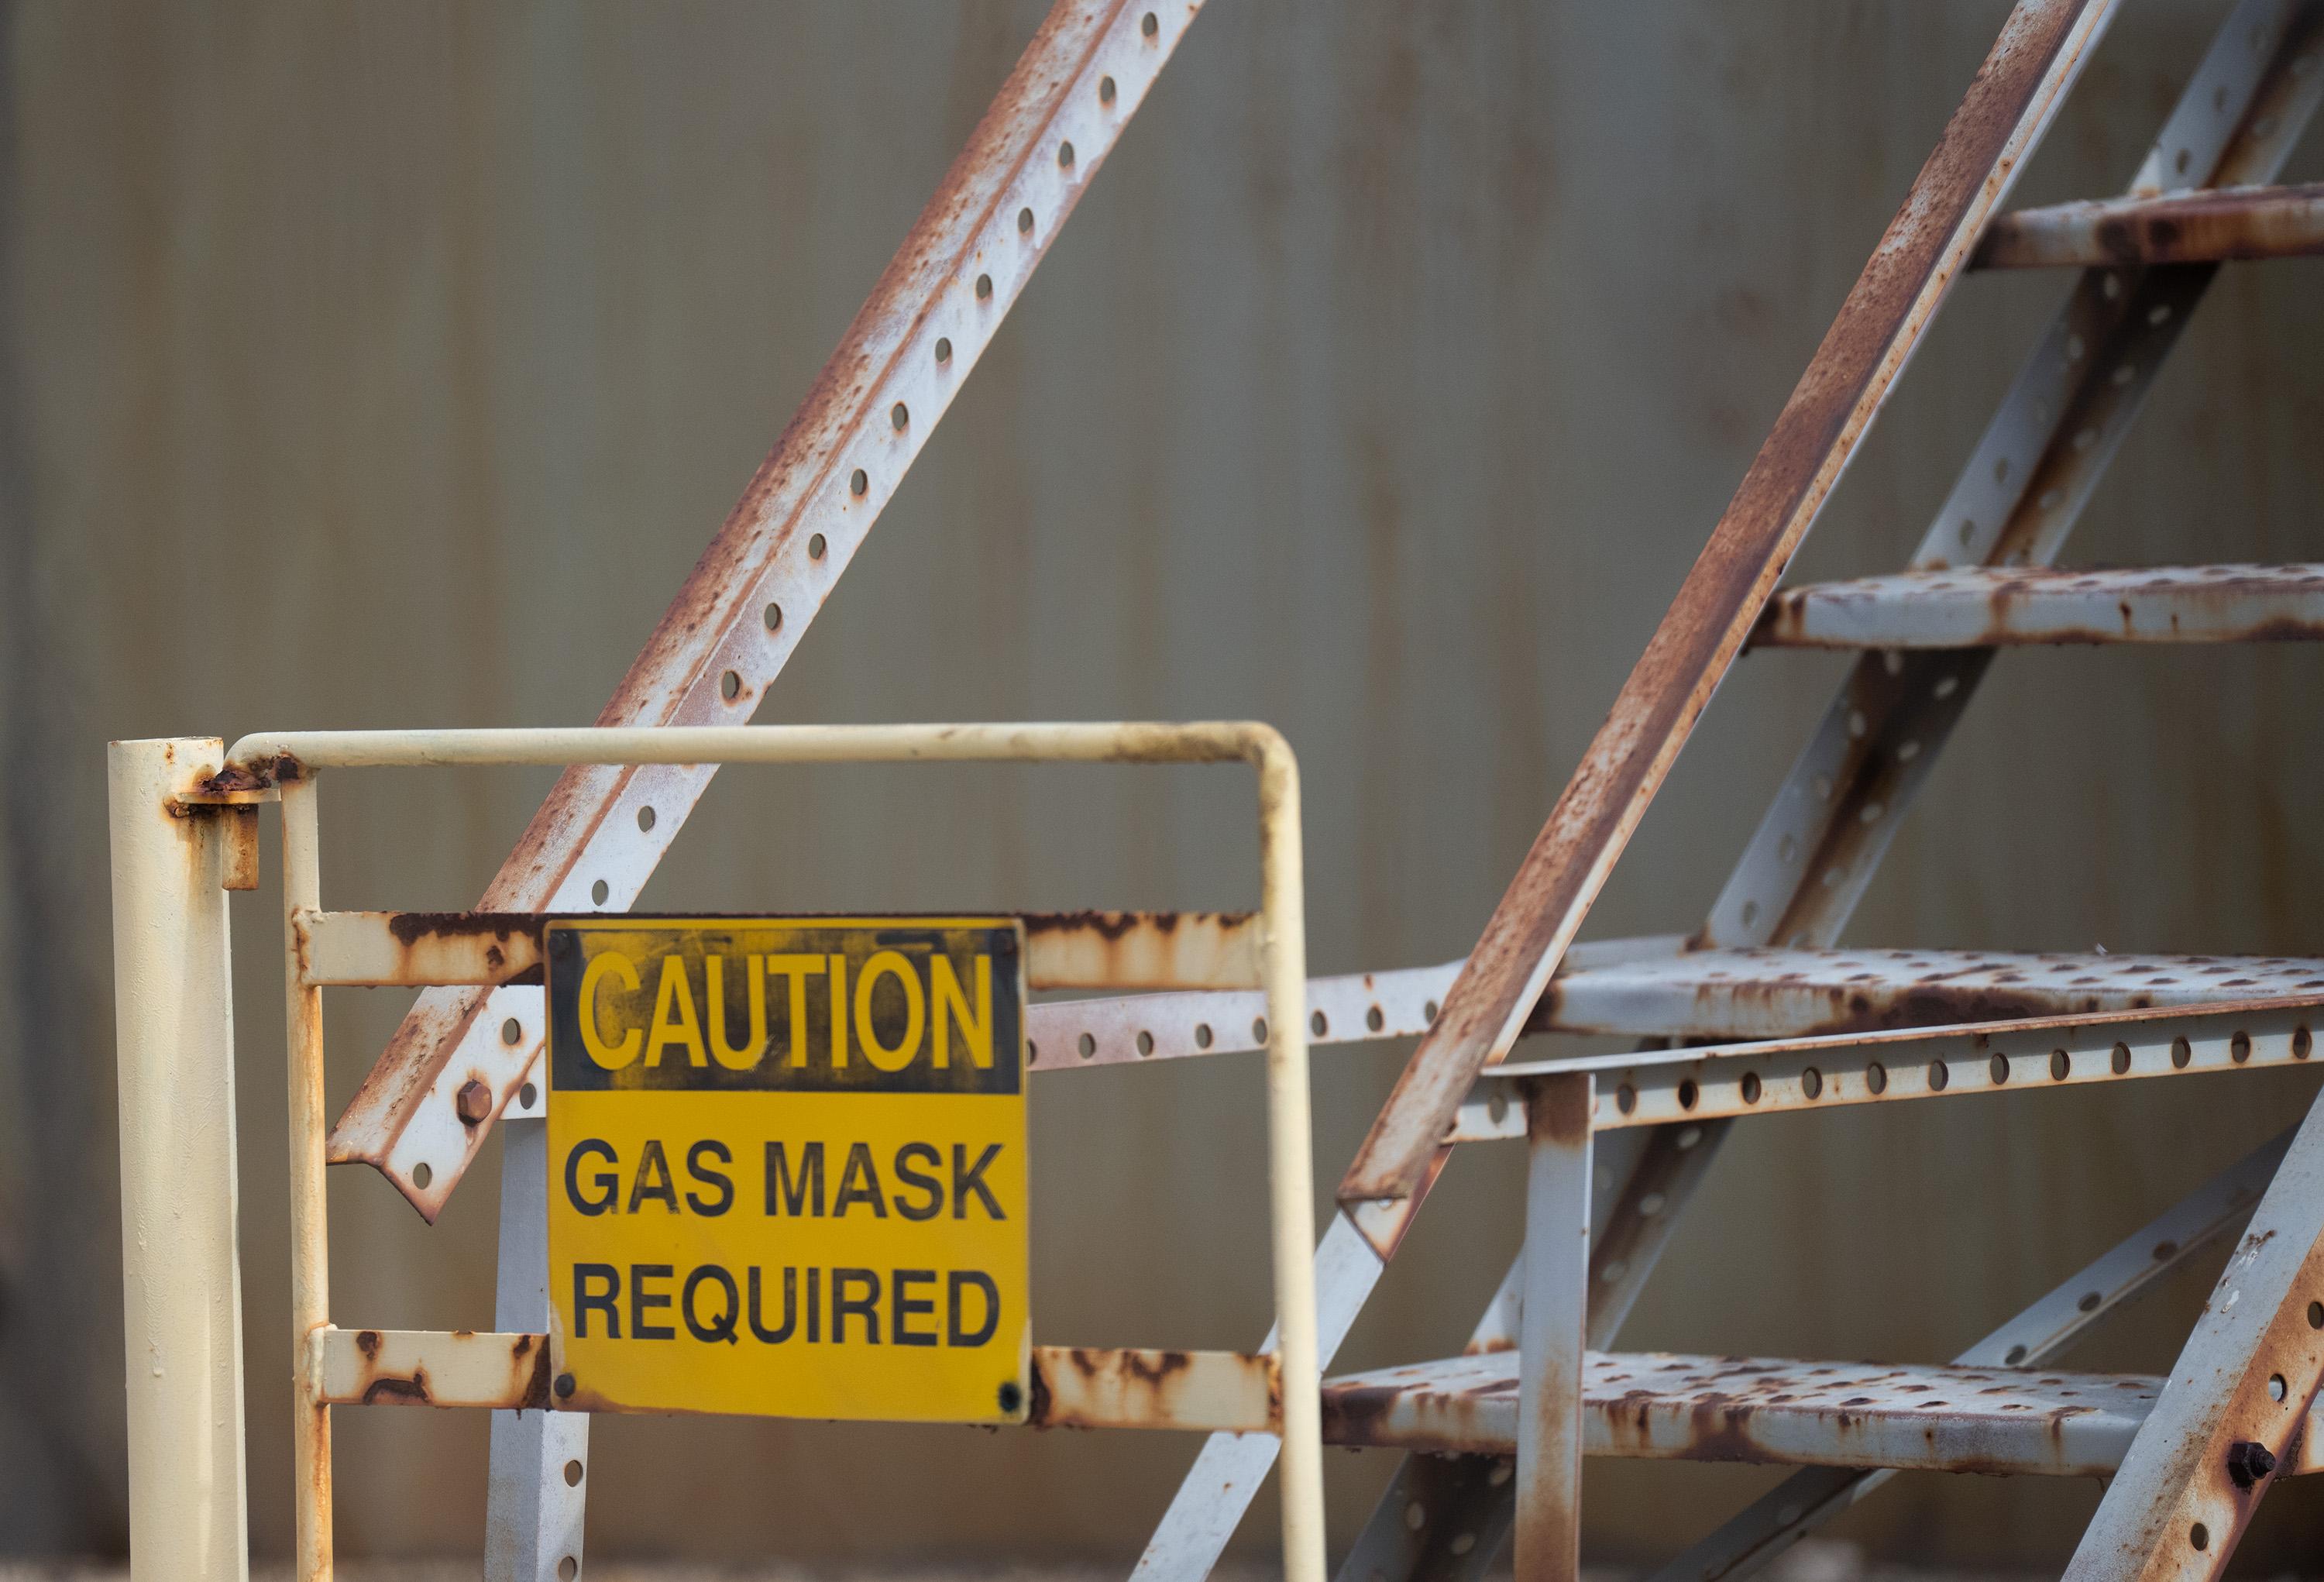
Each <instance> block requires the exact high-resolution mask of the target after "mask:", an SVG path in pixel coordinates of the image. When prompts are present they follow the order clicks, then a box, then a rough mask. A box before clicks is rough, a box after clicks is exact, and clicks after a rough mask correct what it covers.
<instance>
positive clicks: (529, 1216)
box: [484, 1082, 589, 1582]
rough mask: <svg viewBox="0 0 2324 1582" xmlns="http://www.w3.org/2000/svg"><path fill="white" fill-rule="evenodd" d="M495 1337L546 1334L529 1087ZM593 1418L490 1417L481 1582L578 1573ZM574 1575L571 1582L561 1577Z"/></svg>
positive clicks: (544, 1227)
mask: <svg viewBox="0 0 2324 1582" xmlns="http://www.w3.org/2000/svg"><path fill="white" fill-rule="evenodd" d="M493 1327H494V1328H499V1329H503V1330H508V1331H512V1332H514V1333H517V1334H525V1335H533V1334H539V1333H541V1332H543V1331H545V1330H547V1329H548V1328H549V1123H548V1120H547V1119H546V1118H545V1108H544V1106H543V1105H542V1103H541V1099H540V1093H539V1088H538V1087H536V1086H535V1085H534V1084H533V1083H530V1082H529V1083H526V1084H525V1085H524V1087H522V1088H521V1089H520V1090H519V1093H518V1096H517V1097H516V1098H514V1099H512V1100H511V1101H510V1104H509V1107H508V1109H507V1110H506V1111H505V1112H504V1113H503V1115H502V1116H501V1252H500V1274H499V1281H498V1292H497V1295H496V1297H495V1300H494V1301H493ZM588 1465H589V1415H588V1413H586V1412H581V1411H495V1412H493V1451H492V1482H491V1486H490V1489H489V1492H488V1493H487V1494H486V1496H485V1503H484V1582H560V1578H562V1577H565V1576H567V1575H571V1574H574V1573H577V1572H578V1571H579V1570H580V1568H581V1531H582V1517H583V1513H584V1511H585V1508H586V1505H587V1503H588V1485H587V1482H586V1472H587V1470H588ZM568 1565H569V1566H570V1567H571V1568H572V1572H571V1573H567V1572H565V1571H564V1570H562V1569H561V1568H564V1567H566V1566H568Z"/></svg>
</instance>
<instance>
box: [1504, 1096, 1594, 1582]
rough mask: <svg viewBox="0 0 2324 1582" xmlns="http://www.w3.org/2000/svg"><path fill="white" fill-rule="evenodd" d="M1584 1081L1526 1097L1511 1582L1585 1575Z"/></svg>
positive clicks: (1569, 1581) (1566, 1580)
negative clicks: (1526, 1156) (1526, 1147)
mask: <svg viewBox="0 0 2324 1582" xmlns="http://www.w3.org/2000/svg"><path fill="white" fill-rule="evenodd" d="M1592 1088H1593V1081H1592V1078H1591V1076H1590V1075H1589V1073H1587V1072H1577V1073H1575V1074H1574V1075H1572V1076H1571V1077H1548V1078H1543V1079H1541V1080H1540V1081H1539V1082H1537V1083H1535V1084H1534V1085H1533V1086H1532V1087H1531V1088H1530V1090H1529V1092H1528V1094H1527V1096H1526V1115H1527V1120H1526V1137H1527V1139H1528V1142H1529V1146H1530V1147H1531V1149H1532V1157H1531V1161H1530V1162H1529V1164H1528V1167H1527V1171H1526V1241H1525V1305H1524V1307H1523V1309H1522V1310H1521V1311H1520V1313H1519V1315H1518V1320H1517V1380H1518V1389H1517V1579H1518V1582H1573V1579H1574V1578H1575V1577H1578V1576H1580V1575H1581V1570H1582V1339H1583V1326H1584V1325H1585V1324H1586V1322H1587V1321H1588V1316H1589V1298H1590V1111H1591V1103H1592V1099H1593V1092H1592Z"/></svg>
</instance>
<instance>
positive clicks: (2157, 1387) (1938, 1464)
mask: <svg viewBox="0 0 2324 1582" xmlns="http://www.w3.org/2000/svg"><path fill="white" fill-rule="evenodd" d="M2162 1385H2163V1381H2162V1380H2160V1379H2156V1378H2150V1377H2147V1376H2145V1375H2144V1374H2075V1373H2063V1372H2059V1371H2055V1370H2043V1371H2038V1372H2037V1371H2034V1370H2031V1369H2015V1368H1977V1367H1957V1366H1898V1365H1886V1364H1880V1363H1833V1362H1794V1361H1787V1360H1783V1359H1775V1358H1765V1357H1716V1356H1688V1355H1675V1354H1672V1353H1668V1352H1591V1353H1590V1354H1589V1355H1588V1357H1587V1359H1586V1361H1585V1364H1584V1369H1583V1379H1582V1443H1583V1448H1584V1450H1585V1452H1586V1453H1587V1454H1589V1455H1592V1456H1624V1457H1645V1458H1648V1459H1654V1460H1665V1461H1757V1462H1778V1463H1787V1464H1794V1465H1803V1466H1905V1467H1919V1468H1926V1469H1931V1470H1937V1471H1951V1472H1987V1473H2048V1474H2055V1475H2062V1476H2099V1475H2104V1474H2106V1473H2109V1472H2112V1471H2113V1470H2114V1469H2115V1468H2116V1466H2120V1465H2121V1462H2122V1457H2123V1455H2124V1453H2125V1452H2126V1451H2127V1450H2128V1449H2129V1448H2130V1442H2131V1440H2132V1439H2133V1438H2134V1437H2135V1435H2136V1434H2137V1432H2138V1429H2139V1427H2140V1425H2141V1424H2143V1423H2144V1421H2145V1420H2146V1417H2147V1414H2148V1413H2149V1412H2150V1411H2153V1406H2154V1402H2155V1398H2156V1396H2157V1394H2158V1393H2159V1392H2160V1391H2161V1389H2162ZM1323 1437H1324V1439H1326V1440H1327V1441H1329V1442H1331V1443H1333V1444H1339V1445H1387V1446H1395V1447H1398V1448H1405V1449H1410V1450H1432V1451H1443V1452H1453V1451H1466V1452H1471V1453H1481V1454H1490V1455H1503V1456H1507V1455H1513V1454H1515V1452H1516V1448H1517V1354H1516V1353H1515V1352H1513V1351H1501V1352H1492V1353H1489V1354H1487V1355H1481V1356H1457V1357H1450V1358H1446V1359H1445V1360H1443V1361H1441V1362H1429V1363H1419V1364H1416V1365H1412V1366H1408V1367H1400V1368H1384V1369H1381V1370H1379V1371H1378V1372H1376V1373H1369V1374H1350V1375H1348V1376H1346V1377H1344V1378H1339V1379H1328V1380H1326V1381H1324V1384H1323ZM2304 1438H2305V1439H2307V1440H2308V1441H2310V1442H2314V1441H2316V1440H2318V1439H2324V1433H2319V1432H2318V1431H2317V1429H2316V1426H2315V1421H2314V1420H2313V1419H2312V1418H2311V1419H2310V1431H2309V1432H2308V1434H2306V1435H2305V1436H2304ZM2315 1469H2316V1458H2315V1457H2314V1455H2313V1454H2312V1453H2301V1454H2300V1455H2299V1456H2298V1457H2296V1458H2295V1461H2294V1464H2293V1466H2292V1467H2290V1468H2288V1469H2287V1470H2290V1471H2299V1472H2307V1471H2313V1470H2315Z"/></svg>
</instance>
